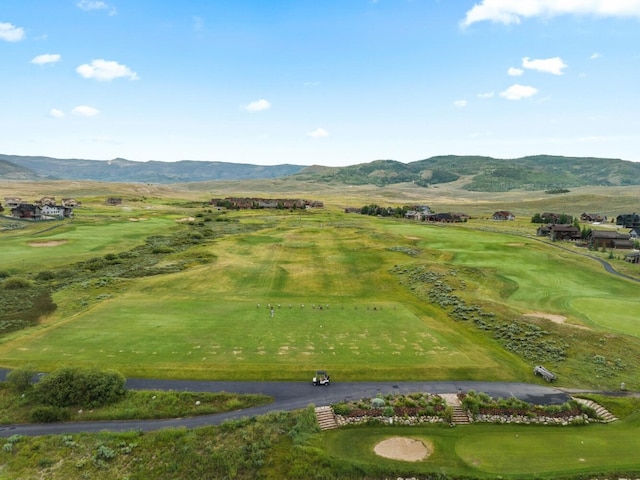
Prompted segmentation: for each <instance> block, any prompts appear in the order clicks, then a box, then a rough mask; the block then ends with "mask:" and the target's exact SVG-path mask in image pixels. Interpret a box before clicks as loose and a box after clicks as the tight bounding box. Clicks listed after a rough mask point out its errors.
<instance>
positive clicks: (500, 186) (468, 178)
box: [296, 155, 640, 192]
mask: <svg viewBox="0 0 640 480" xmlns="http://www.w3.org/2000/svg"><path fill="white" fill-rule="evenodd" d="M296 178H299V179H301V180H315V181H321V182H340V183H345V184H350V185H364V184H373V185H378V186H385V185H391V184H396V183H408V182H411V183H414V184H416V185H419V186H423V187H427V186H430V185H437V184H442V183H449V182H453V181H456V180H458V179H461V178H464V179H465V182H464V187H463V188H465V189H467V190H472V191H480V192H505V191H510V190H515V189H525V190H547V189H557V188H566V187H580V186H585V185H601V186H614V185H618V186H620V185H638V184H639V183H640V163H633V162H628V161H623V160H616V159H605V158H575V157H557V156H551V155H536V156H529V157H523V158H516V159H508V160H502V159H496V158H491V157H479V156H456V155H448V156H439V157H432V158H428V159H425V160H420V161H417V162H411V163H406V164H405V163H400V162H397V161H394V160H377V161H374V162H370V163H363V164H359V165H353V166H349V167H343V168H333V169H326V170H323V171H311V172H307V171H306V170H305V171H302V172H300V173H299V174H297V175H296Z"/></svg>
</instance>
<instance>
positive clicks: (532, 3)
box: [461, 0, 640, 27]
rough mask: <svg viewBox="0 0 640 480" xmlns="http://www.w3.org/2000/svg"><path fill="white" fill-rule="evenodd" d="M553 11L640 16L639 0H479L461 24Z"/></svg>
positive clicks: (511, 19)
mask: <svg viewBox="0 0 640 480" xmlns="http://www.w3.org/2000/svg"><path fill="white" fill-rule="evenodd" d="M557 15H595V16H602V17H640V0H482V1H481V2H480V3H477V4H475V5H474V6H473V8H471V10H469V11H467V13H466V16H465V18H464V20H463V21H462V22H461V26H462V27H468V26H469V25H471V24H473V23H476V22H482V21H491V22H495V23H503V24H505V25H509V24H519V23H520V22H521V20H522V19H523V18H529V17H539V16H542V17H554V16H557Z"/></svg>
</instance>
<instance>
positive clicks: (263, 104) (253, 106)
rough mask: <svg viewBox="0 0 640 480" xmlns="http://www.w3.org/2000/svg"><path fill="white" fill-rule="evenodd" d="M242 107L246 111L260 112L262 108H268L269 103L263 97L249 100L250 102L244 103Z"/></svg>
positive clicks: (269, 106)
mask: <svg viewBox="0 0 640 480" xmlns="http://www.w3.org/2000/svg"><path fill="white" fill-rule="evenodd" d="M242 108H244V109H245V110H246V111H247V112H261V111H263V110H269V109H270V108H271V104H270V103H269V102H268V101H267V100H265V99H264V98H261V99H260V100H256V101H255V102H251V103H250V104H248V105H245V106H244V107H242Z"/></svg>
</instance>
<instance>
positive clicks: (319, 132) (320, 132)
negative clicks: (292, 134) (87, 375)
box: [307, 128, 329, 138]
mask: <svg viewBox="0 0 640 480" xmlns="http://www.w3.org/2000/svg"><path fill="white" fill-rule="evenodd" d="M307 135H308V136H310V137H311V138H324V137H328V136H329V132H327V131H326V130H325V129H324V128H316V129H315V130H314V131H313V132H309V133H307Z"/></svg>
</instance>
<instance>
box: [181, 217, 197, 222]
mask: <svg viewBox="0 0 640 480" xmlns="http://www.w3.org/2000/svg"><path fill="white" fill-rule="evenodd" d="M194 220H195V218H194V217H185V218H179V219H178V220H176V222H193V221H194Z"/></svg>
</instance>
